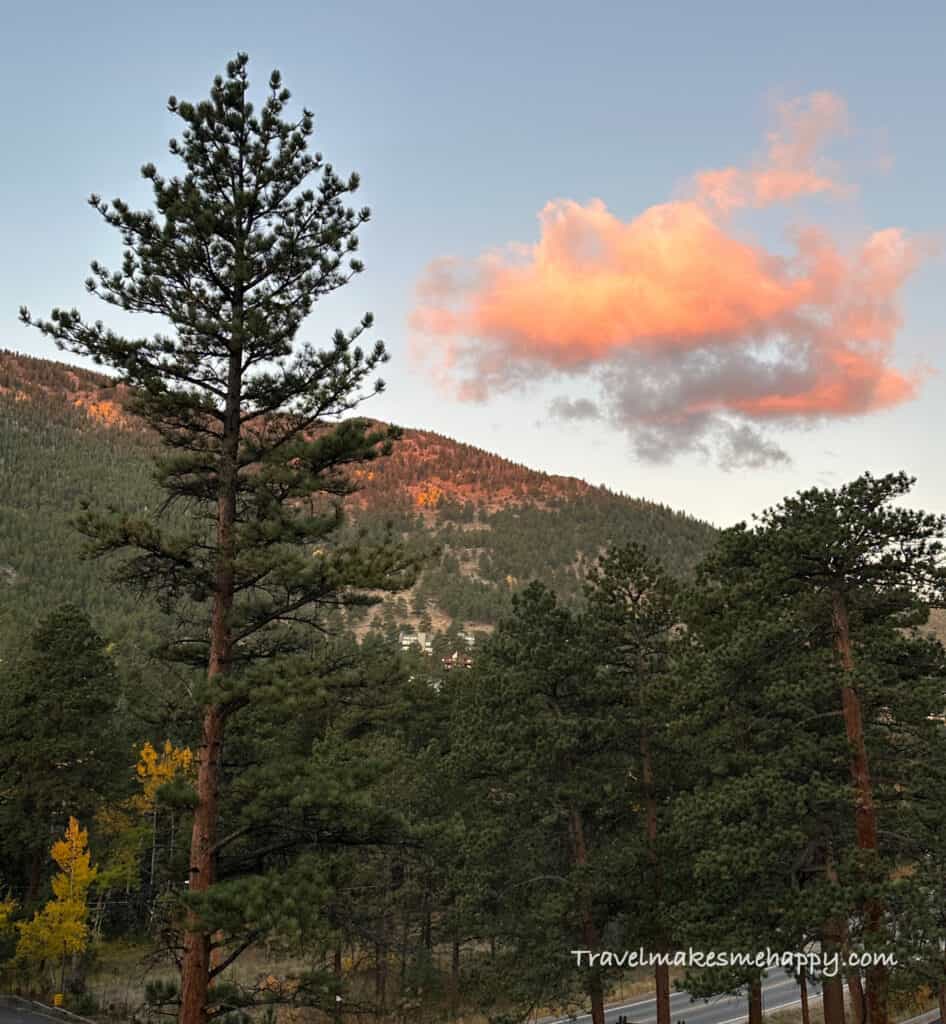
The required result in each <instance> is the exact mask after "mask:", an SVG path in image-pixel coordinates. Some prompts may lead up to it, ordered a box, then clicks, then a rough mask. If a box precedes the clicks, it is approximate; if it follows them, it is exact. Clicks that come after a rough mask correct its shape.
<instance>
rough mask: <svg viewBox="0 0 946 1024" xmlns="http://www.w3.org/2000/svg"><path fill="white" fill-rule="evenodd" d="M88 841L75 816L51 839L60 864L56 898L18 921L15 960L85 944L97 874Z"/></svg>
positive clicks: (74, 950) (41, 958) (62, 952)
mask: <svg viewBox="0 0 946 1024" xmlns="http://www.w3.org/2000/svg"><path fill="white" fill-rule="evenodd" d="M88 843H89V833H88V832H87V831H86V830H85V829H83V828H80V827H79V822H78V821H76V819H75V818H70V819H69V824H68V826H67V827H66V832H65V835H64V837H63V838H62V839H60V840H58V841H57V842H55V843H53V848H52V851H51V852H52V858H53V860H54V861H55V862H56V864H57V865H58V866H59V873H58V874H57V875H56V876H55V877H54V878H53V895H54V897H55V898H54V899H51V900H50V901H49V902H48V903H47V904H46V906H45V907H43V909H42V910H40V911H38V912H37V913H36V914H35V915H34V916H33V919H32V920H31V921H24V922H22V923H20V924H18V925H17V928H18V929H19V930H20V939H19V942H18V943H17V947H16V958H17V959H18V960H34V961H38V962H42V961H44V960H49V959H52V958H53V957H59V956H67V955H69V954H72V953H81V952H82V950H83V949H85V947H86V945H87V944H88V941H89V926H88V915H89V910H88V905H87V903H86V896H87V894H88V891H89V886H90V885H91V884H92V883H93V882H94V881H95V876H96V875H97V874H98V872H97V870H96V869H95V868H94V867H93V866H92V861H91V856H90V854H89V850H88Z"/></svg>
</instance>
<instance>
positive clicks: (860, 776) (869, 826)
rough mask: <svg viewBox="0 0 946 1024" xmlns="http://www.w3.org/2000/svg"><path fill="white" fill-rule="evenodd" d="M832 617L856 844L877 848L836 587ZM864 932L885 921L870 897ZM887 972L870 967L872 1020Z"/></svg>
mask: <svg viewBox="0 0 946 1024" xmlns="http://www.w3.org/2000/svg"><path fill="white" fill-rule="evenodd" d="M832 617H833V625H834V642H835V647H836V649H837V652H838V656H839V658H840V661H841V668H842V670H843V672H844V674H845V676H846V677H847V679H846V680H845V682H844V683H843V684H842V686H841V702H842V706H843V709H844V728H845V731H846V732H847V739H848V743H849V744H850V745H851V781H852V782H853V785H854V792H855V799H856V806H855V825H856V830H857V845H858V848H859V849H861V850H869V851H876V850H877V809H876V807H875V805H874V791H873V787H872V785H871V779H870V767H869V764H868V760H867V745H866V743H865V741H864V719H863V712H862V710H861V700H860V697H859V696H858V694H857V690H856V689H855V688H854V687H853V686H852V685H851V684H850V682H848V681H847V680H849V679H850V677H851V675H852V674H853V672H854V656H853V653H852V651H851V629H850V622H849V619H848V611H847V604H846V602H845V600H844V595H843V594H842V593H841V592H840V591H838V590H835V591H834V592H833V594H832ZM864 919H865V933H866V934H867V936H876V937H877V938H879V937H880V933H881V931H882V924H883V906H882V905H881V904H880V903H878V901H876V900H871V901H869V902H868V903H867V905H866V906H865V908H864ZM888 980H889V979H888V972H887V969H886V968H885V967H872V968H869V969H868V971H867V1000H866V1002H867V1013H866V1019H867V1021H868V1022H869V1024H887V988H888Z"/></svg>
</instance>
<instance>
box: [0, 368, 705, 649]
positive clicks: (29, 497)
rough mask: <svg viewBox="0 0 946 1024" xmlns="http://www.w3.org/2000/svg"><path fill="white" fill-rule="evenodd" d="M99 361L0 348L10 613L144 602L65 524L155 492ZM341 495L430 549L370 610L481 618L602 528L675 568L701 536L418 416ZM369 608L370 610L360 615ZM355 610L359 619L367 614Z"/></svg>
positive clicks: (125, 628) (362, 514) (581, 552)
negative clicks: (84, 362)
mask: <svg viewBox="0 0 946 1024" xmlns="http://www.w3.org/2000/svg"><path fill="white" fill-rule="evenodd" d="M125 397H126V396H125V395H124V394H123V391H122V389H121V388H116V387H114V386H111V385H110V381H109V379H108V378H107V377H105V376H104V375H101V374H95V373H91V372H89V371H87V370H84V369H79V368H77V367H71V366H67V365H65V364H63V363H58V362H52V361H48V360H42V359H35V358H32V357H28V356H23V355H19V354H15V353H12V352H6V351H0V611H3V610H5V611H6V618H7V620H8V621H9V620H10V617H11V615H13V616H14V617H15V618H16V619H18V620H22V619H23V618H27V619H28V618H31V617H33V616H35V614H37V613H38V612H39V611H40V609H42V608H45V607H47V606H49V605H50V604H53V603H57V602H61V601H64V600H71V601H74V602H75V603H76V604H78V605H80V606H82V607H84V608H86V609H88V611H89V612H90V613H91V614H92V615H93V617H94V618H95V619H96V620H97V624H98V625H99V626H100V628H101V629H102V630H103V632H105V633H106V635H108V636H111V637H121V636H122V635H125V634H127V633H129V632H131V633H137V632H139V631H140V630H141V629H142V628H143V623H144V620H147V619H149V617H150V616H151V613H150V612H149V610H148V609H147V608H146V607H145V606H142V605H141V604H140V603H138V602H136V601H133V600H132V599H131V598H129V596H128V595H125V594H122V593H118V592H116V591H115V590H114V589H113V588H112V587H111V586H110V585H107V584H104V583H103V580H104V578H105V570H104V566H103V565H102V564H100V563H97V562H90V561H83V560H82V559H81V557H80V548H81V538H80V537H79V536H78V535H77V534H76V533H75V531H74V530H73V528H72V527H71V525H70V520H71V518H72V517H73V516H74V514H75V512H76V510H77V508H78V506H79V502H80V501H83V500H85V501H90V502H92V503H97V504H107V503H110V504H120V505H125V506H131V507H136V508H154V507H155V505H156V504H157V503H158V502H159V501H160V495H159V493H158V491H157V488H156V487H155V485H154V484H153V483H152V480H151V469H150V464H149V458H148V456H149V453H150V452H151V450H152V449H153V446H154V443H155V442H154V439H153V437H152V436H151V435H149V434H148V433H146V432H145V431H144V430H143V429H141V428H140V427H139V426H138V424H137V423H136V421H134V420H133V419H132V418H131V417H130V416H129V415H128V414H127V413H126V411H125V408H124V399H125ZM360 472H362V473H363V476H362V478H361V480H360V481H359V482H360V483H361V484H362V490H361V491H360V492H359V493H358V494H357V495H356V496H355V497H354V498H353V499H351V501H350V503H349V507H350V510H351V517H352V519H353V520H354V521H356V522H357V523H358V525H359V526H367V527H368V528H373V527H380V526H381V525H382V524H384V523H387V522H390V523H392V524H393V525H394V527H395V528H396V529H397V530H399V531H400V532H402V533H403V534H404V535H405V536H406V537H409V538H411V539H414V540H417V541H419V542H421V543H423V544H425V545H426V546H427V547H428V548H429V549H430V550H431V551H432V552H435V553H434V554H432V555H431V557H430V559H429V560H428V564H427V568H426V570H425V572H424V574H423V575H422V577H421V580H420V582H419V583H418V585H417V586H416V587H415V588H414V591H413V592H412V593H410V594H407V595H404V596H402V597H399V598H398V599H396V600H395V601H394V602H393V603H392V604H391V605H390V606H389V607H388V608H387V609H386V610H385V611H384V612H382V611H381V610H376V611H375V612H374V613H373V618H374V619H375V620H376V621H379V620H380V619H381V618H382V617H383V618H384V619H385V620H386V621H387V622H388V623H389V624H390V623H391V622H392V621H395V620H396V621H399V622H410V623H411V624H412V625H416V624H417V623H418V621H422V620H424V618H425V616H426V617H427V618H429V619H430V620H431V622H432V624H433V625H435V626H441V627H442V626H443V625H445V624H446V622H447V621H448V620H455V621H458V622H463V623H465V624H474V625H490V624H492V623H494V622H495V621H496V620H497V618H498V617H499V615H500V614H502V612H503V611H504V609H505V607H506V605H507V602H508V597H509V594H510V593H511V592H512V591H513V590H515V589H516V588H517V587H519V586H521V585H523V584H524V583H526V582H527V581H529V580H530V579H534V578H538V579H541V580H543V581H544V582H546V583H548V584H549V585H550V586H552V587H553V588H554V589H555V590H556V591H558V592H559V593H560V594H562V595H563V596H565V597H568V598H576V597H578V595H579V594H580V592H581V580H582V576H583V572H584V568H585V567H586V566H587V565H588V564H589V563H590V562H592V561H593V560H594V559H595V558H596V557H597V555H598V554H599V552H600V551H601V550H602V549H603V548H604V547H605V546H607V545H608V544H609V543H611V542H615V541H622V540H631V539H633V540H637V541H640V542H642V543H644V544H646V545H647V546H648V547H649V548H650V549H651V550H652V551H653V552H654V553H655V554H657V555H659V556H660V557H661V558H662V559H663V560H664V561H665V562H666V564H667V566H668V567H669V568H670V569H671V570H673V571H674V572H677V573H685V572H686V571H687V569H688V568H689V567H690V566H692V565H693V563H694V562H695V561H696V560H697V559H698V558H699V556H700V555H701V554H702V553H703V551H704V550H705V549H706V547H707V545H708V544H709V543H710V542H711V540H712V538H713V535H714V531H713V529H712V528H711V527H710V526H709V525H707V524H706V523H703V522H700V521H699V520H696V519H694V518H693V517H691V516H688V515H684V514H681V513H678V512H674V511H672V510H671V509H669V508H667V507H665V506H662V505H658V504H655V503H652V502H648V501H643V500H639V499H635V498H628V497H626V496H624V495H620V494H615V493H613V492H611V491H608V490H606V489H605V488H600V487H592V486H590V485H588V484H586V483H584V482H582V481H580V480H576V479H574V478H569V477H559V476H549V475H547V474H544V473H538V472H535V471H533V470H530V469H527V468H525V467H524V466H520V465H517V464H515V463H512V462H510V461H508V460H506V459H503V458H501V457H500V456H498V455H494V454H490V453H488V452H485V451H482V450H481V449H478V448H474V447H472V446H470V445H466V444H461V443H459V442H456V441H453V440H450V439H449V438H446V437H441V436H439V435H437V434H433V433H430V432H426V431H420V430H410V429H407V430H405V435H404V439H403V441H401V442H400V443H399V444H398V445H397V446H396V447H395V451H394V454H393V455H392V456H391V457H390V458H388V459H384V460H381V461H379V462H376V463H374V464H372V466H371V467H370V469H368V470H361V471H360ZM370 617H371V616H369V618H370ZM365 621H366V620H365V619H364V618H362V620H361V623H362V625H363V624H364V623H365Z"/></svg>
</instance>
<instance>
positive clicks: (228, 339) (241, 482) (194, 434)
mask: <svg viewBox="0 0 946 1024" xmlns="http://www.w3.org/2000/svg"><path fill="white" fill-rule="evenodd" d="M247 66H248V58H247V57H246V55H245V54H240V55H239V56H238V57H237V58H236V59H235V60H234V61H232V62H231V63H230V64H229V65H228V67H227V73H226V76H225V77H224V76H218V77H217V78H216V79H215V80H214V83H213V87H212V89H211V92H210V96H209V98H208V99H206V100H203V101H201V102H199V103H190V102H184V101H181V102H179V101H178V100H177V99H176V98H174V97H172V98H171V99H170V100H169V103H168V107H169V110H170V111H171V113H173V114H175V115H176V116H177V117H179V118H180V119H181V121H182V122H183V126H184V127H183V131H182V134H181V138H180V139H173V140H172V141H171V143H170V150H171V153H172V154H173V155H174V156H175V157H177V158H179V159H180V160H181V161H182V163H183V165H184V173H183V175H182V176H181V177H171V178H164V177H162V176H161V175H160V174H159V173H158V171H157V169H156V167H155V166H154V165H153V164H146V165H145V166H144V167H143V168H142V175H143V176H144V178H145V179H147V180H148V181H149V182H150V183H151V186H152V189H153V194H154V204H155V210H154V211H143V212H140V211H136V210H133V209H132V208H131V207H130V206H129V205H128V204H126V203H125V202H123V201H121V200H115V201H113V202H112V203H110V204H109V203H106V202H103V201H102V200H101V199H100V198H99V197H98V196H95V195H93V196H92V197H91V199H90V203H91V205H92V206H93V208H94V209H95V210H96V211H97V212H98V213H99V214H100V215H101V216H102V217H103V219H104V220H105V222H106V223H107V224H109V225H110V226H112V227H114V228H115V229H116V230H117V231H118V233H119V234H120V236H121V238H122V242H123V244H124V247H125V248H124V256H123V259H122V263H121V267H120V269H118V270H115V271H111V270H109V269H107V268H106V267H105V266H103V265H102V264H100V263H98V262H95V263H93V264H92V276H91V277H90V278H89V280H88V282H87V287H88V290H89V291H90V292H91V293H92V294H94V295H96V296H98V297H99V298H101V299H102V300H104V301H105V302H106V303H109V304H111V305H113V306H115V307H117V308H119V309H122V310H125V311H129V312H132V313H145V314H155V315H158V316H160V317H162V318H164V320H165V321H166V322H169V323H170V324H171V326H172V327H173V333H172V334H165V333H158V334H155V335H153V336H152V337H149V338H138V339H129V338H124V337H122V336H120V335H119V334H117V333H115V332H114V331H112V330H110V329H108V328H107V327H105V326H104V325H103V324H102V323H101V322H95V323H90V322H87V321H85V320H84V319H83V318H82V317H81V316H80V314H79V313H78V312H77V311H76V310H71V311H70V310H63V309H55V310H53V312H52V315H51V318H50V319H49V320H38V321H34V320H33V319H32V317H31V316H30V314H29V312H28V310H26V309H23V310H22V312H21V315H22V318H23V320H24V321H25V322H27V323H35V325H36V326H37V327H39V329H40V330H42V331H43V332H44V333H46V334H48V335H50V336H51V337H53V338H54V339H55V340H56V341H57V342H58V343H59V344H60V345H61V346H62V347H64V348H66V349H68V350H70V351H72V352H76V353H78V354H81V355H83V356H88V357H91V358H92V359H94V360H95V361H96V362H97V363H100V364H104V365H106V366H109V367H111V368H113V369H114V370H117V371H118V372H119V374H120V376H121V380H122V381H123V382H125V383H127V384H128V385H130V387H131V389H132V393H133V406H132V408H133V410H134V411H135V412H136V413H137V414H138V415H139V416H141V417H143V418H144V419H145V421H146V422H147V423H148V424H149V425H150V426H151V427H153V428H154V429H155V430H156V431H157V433H158V434H159V435H160V437H161V439H162V441H163V442H164V445H165V446H166V454H165V455H164V456H163V457H162V458H161V459H160V460H159V461H158V463H157V473H158V481H159V483H160V485H161V487H162V488H163V490H164V492H165V494H166V500H167V504H171V503H182V504H183V505H184V507H185V508H186V509H187V511H188V513H189V522H188V528H178V529H174V530H172V529H171V528H170V527H169V526H168V525H167V524H166V523H162V522H161V521H160V519H159V518H158V517H156V516H145V515H140V514H138V515H135V514H127V513H125V514H123V513H122V511H121V510H115V513H114V514H111V515H109V514H104V513H102V512H100V511H99V510H97V509H88V510H87V511H86V513H85V515H84V517H83V520H82V527H83V529H84V530H85V532H86V533H87V534H88V536H89V537H90V538H91V539H92V545H93V549H94V550H95V551H97V552H107V551H115V550H125V551H130V552H131V557H130V558H128V559H127V560H126V561H125V563H124V565H123V570H122V574H123V578H124V579H125V580H126V581H128V582H131V583H132V584H134V585H137V586H140V587H143V588H148V589H151V590H153V591H155V592H157V593H158V594H159V596H160V597H161V598H162V600H163V601H164V603H165V605H166V606H167V607H168V608H169V609H174V610H175V611H176V613H177V614H178V616H179V618H180V622H181V627H182V628H181V630H180V631H179V632H178V633H177V634H176V636H175V637H174V638H173V640H172V641H171V642H169V644H168V649H167V651H166V653H167V655H168V656H169V657H171V658H176V659H178V660H179V661H181V662H183V663H184V664H186V665H190V666H194V667H200V668H202V669H203V671H204V673H205V681H204V684H203V685H202V686H201V687H200V688H199V689H198V691H197V692H198V703H199V705H200V738H199V747H198V778H197V794H196V805H195V807H194V816H193V820H194V824H193V834H192V839H191V857H190V877H189V883H190V893H191V896H192V907H191V913H190V916H189V919H188V923H187V928H186V935H185V951H184V956H183V963H182V989H181V1010H180V1020H181V1022H182V1024H201V1022H203V1021H206V1020H207V1019H208V1014H209V1013H210V1012H211V1009H212V1007H211V1006H210V1002H211V1001H212V1000H211V997H209V995H208V983H209V980H210V977H211V972H212V970H214V968H212V965H211V935H212V932H213V927H212V922H210V921H209V920H208V919H207V918H206V915H205V914H204V913H203V912H202V911H203V906H204V905H205V904H206V902H207V898H209V896H208V894H210V893H212V890H213V886H214V879H215V860H216V855H217V851H218V841H219V836H218V817H219V807H220V798H221V794H220V785H221V763H222V762H221V751H222V745H223V741H224V734H225V730H226V726H227V723H228V721H229V720H230V719H232V717H233V716H234V715H235V714H237V713H238V712H239V711H240V710H241V709H242V708H244V707H245V706H246V705H247V703H248V701H249V699H250V698H249V695H250V693H251V692H252V691H253V689H254V688H255V687H258V686H260V685H263V682H264V681H265V679H267V678H269V677H271V674H272V673H273V672H274V671H276V668H275V666H276V665H277V664H278V659H279V658H280V657H282V656H285V655H287V654H289V653H291V652H292V651H294V650H297V649H298V648H299V647H300V645H304V644H306V643H307V642H308V641H307V639H306V636H307V632H308V630H307V627H313V626H317V625H318V624H319V622H320V618H321V616H322V615H323V613H324V610H325V609H326V608H327V607H331V606H335V605H338V604H344V603H345V602H346V601H349V600H362V599H363V598H361V597H359V594H360V593H361V591H362V589H363V588H365V589H370V590H372V591H379V590H395V589H399V588H401V587H402V586H404V585H405V584H408V583H410V582H411V575H412V572H411V565H410V562H409V560H408V559H407V558H406V557H405V556H404V554H403V553H402V552H401V551H400V550H399V548H398V547H397V546H396V545H394V544H393V543H381V544H379V545H376V546H374V547H373V548H371V549H368V548H366V547H365V546H363V545H360V544H358V543H352V544H342V543H338V542H335V543H333V535H334V533H335V531H336V529H337V527H338V526H339V525H340V523H341V513H340V510H339V502H340V499H341V498H343V497H344V496H345V495H347V494H349V493H350V492H351V491H352V490H353V489H354V488H353V484H352V483H351V482H350V481H349V479H348V477H347V475H346V473H345V470H346V468H347V467H350V466H352V465H353V464H357V463H363V462H366V461H368V460H371V459H374V458H376V457H377V456H378V455H380V454H383V453H385V452H386V451H387V450H388V449H389V446H390V444H391V441H392V439H393V438H394V437H395V436H396V432H394V431H391V430H387V429H373V428H371V427H370V425H369V424H367V423H366V422H365V421H363V420H357V419H355V420H347V421H343V422H341V423H334V422H333V421H335V420H336V419H337V418H338V417H339V416H341V415H342V414H344V413H347V412H349V411H350V410H351V409H352V408H354V407H355V406H356V405H357V404H358V403H359V401H360V400H361V398H362V397H363V394H364V392H363V388H364V386H365V384H366V382H367V381H368V380H369V378H370V377H371V376H372V374H373V372H374V371H375V370H376V368H377V367H378V366H379V365H380V364H381V363H382V362H383V361H384V360H385V359H386V358H387V356H386V353H385V350H384V346H383V345H382V344H381V343H380V342H378V343H377V344H376V345H374V347H373V348H372V349H371V350H370V351H369V352H368V353H367V354H366V353H365V352H364V351H363V350H362V349H361V348H360V347H359V346H358V344H357V342H358V338H359V336H360V335H361V334H362V333H363V332H364V331H366V330H368V329H369V328H370V326H371V323H372V320H371V317H370V315H366V316H365V317H364V318H363V320H362V321H361V323H360V324H359V325H358V326H357V327H356V328H355V329H354V330H352V331H350V332H349V333H344V332H342V331H337V332H336V333H335V335H334V340H333V345H332V347H331V348H330V349H328V350H326V351H319V350H317V349H315V348H313V347H312V346H310V345H308V344H306V345H302V346H299V347H296V348H295V349H294V347H293V346H294V342H295V340H296V336H297V334H298V331H299V329H300V327H301V325H302V323H303V321H304V320H305V319H306V317H307V316H308V315H309V314H310V313H311V312H312V310H313V307H314V305H315V304H316V302H317V301H318V300H319V299H321V298H322V297H324V296H325V295H327V294H328V293H330V292H332V291H334V290H335V289H337V288H339V287H341V286H342V285H344V284H345V283H346V282H347V281H348V280H349V279H350V278H351V276H352V275H353V274H357V273H359V272H360V271H361V269H362V265H361V263H360V262H359V260H358V259H357V258H356V256H355V253H356V251H357V235H356V230H357V228H358V227H359V226H360V225H361V224H363V223H365V221H366V220H367V219H368V216H369V214H368V211H367V210H366V209H365V210H361V211H359V212H356V211H355V210H353V209H351V208H349V207H347V206H346V205H345V199H346V196H347V195H348V194H350V193H352V192H354V191H355V190H356V189H357V187H358V177H357V175H352V176H351V177H349V178H348V179H347V180H342V179H341V178H340V177H339V176H338V175H337V174H336V173H335V171H334V170H333V168H332V166H331V164H327V163H324V162H323V159H322V157H321V155H320V154H317V153H316V154H312V153H310V152H309V151H308V143H309V138H310V136H311V135H312V132H313V117H312V114H311V113H310V112H309V111H307V110H304V111H303V112H302V114H301V116H300V117H298V118H297V119H295V120H291V121H290V120H286V119H284V117H283V114H284V110H285V107H286V104H287V102H288V101H289V98H290V96H289V92H288V90H286V89H285V88H284V87H283V85H282V81H281V77H280V75H279V73H278V72H273V74H272V75H271V76H270V80H269V93H268V96H267V98H266V100H265V102H264V103H263V105H262V107H261V109H260V111H259V113H257V112H256V110H255V109H254V106H253V104H252V103H251V102H250V99H249V78H248V72H247ZM319 173H320V174H321V176H320V178H319V181H318V184H317V186H316V187H315V188H312V187H308V185H307V179H309V178H310V177H311V176H313V175H315V174H319ZM381 387H382V385H381V382H380V381H378V382H376V383H375V385H374V391H375V392H376V391H378V390H380V389H381ZM202 896H203V897H205V899H204V900H201V899H200V897H202ZM211 902H212V901H211ZM215 991H216V987H215Z"/></svg>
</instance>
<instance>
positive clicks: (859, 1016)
mask: <svg viewBox="0 0 946 1024" xmlns="http://www.w3.org/2000/svg"><path fill="white" fill-rule="evenodd" d="M847 990H848V994H849V995H850V997H851V1021H852V1024H865V1017H866V1009H867V1006H866V1002H865V1000H864V986H863V984H862V983H861V976H860V975H859V974H849V975H848V978H847Z"/></svg>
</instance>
